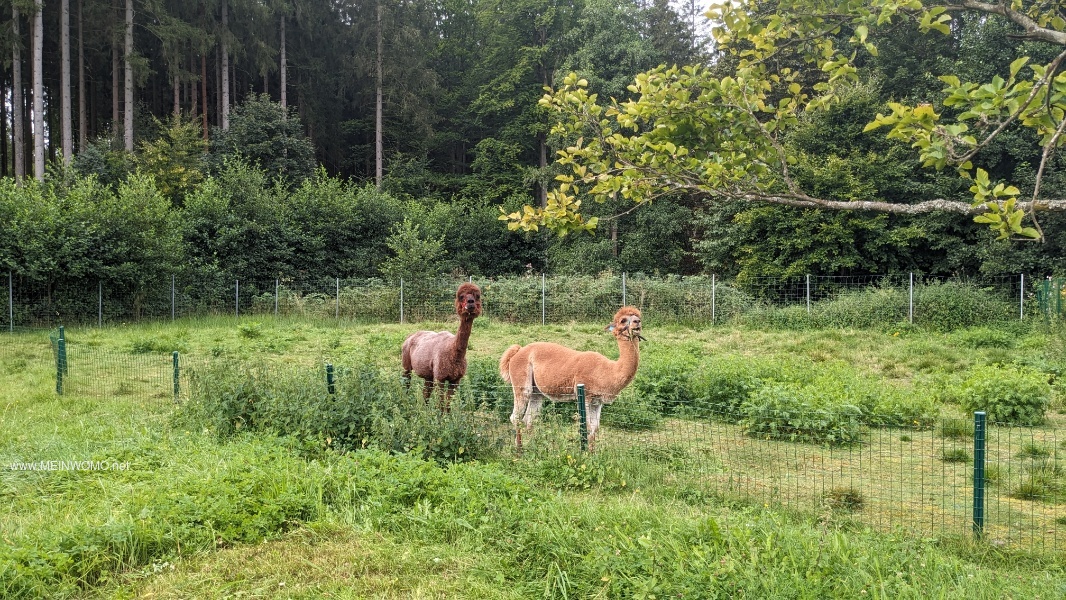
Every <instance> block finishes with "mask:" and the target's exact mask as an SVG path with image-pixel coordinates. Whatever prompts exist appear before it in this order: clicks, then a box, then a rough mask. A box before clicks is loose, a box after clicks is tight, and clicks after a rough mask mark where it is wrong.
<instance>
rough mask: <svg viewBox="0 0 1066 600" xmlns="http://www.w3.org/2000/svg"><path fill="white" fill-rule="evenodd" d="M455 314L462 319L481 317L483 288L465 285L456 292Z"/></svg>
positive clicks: (470, 284)
mask: <svg viewBox="0 0 1066 600" xmlns="http://www.w3.org/2000/svg"><path fill="white" fill-rule="evenodd" d="M455 313H456V314H458V315H459V316H460V317H468V318H471V319H472V318H474V317H480V316H481V288H479V287H478V286H476V285H474V284H473V283H469V282H467V283H464V284H463V285H461V286H459V289H458V290H457V291H456V292H455Z"/></svg>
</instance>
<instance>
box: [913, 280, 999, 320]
mask: <svg viewBox="0 0 1066 600" xmlns="http://www.w3.org/2000/svg"><path fill="white" fill-rule="evenodd" d="M1011 317H1015V318H1016V317H1017V310H1016V308H1015V305H1014V303H1013V302H1011V301H1009V300H1007V299H1006V298H1003V297H1001V296H998V295H996V294H995V293H994V292H992V291H990V290H987V289H982V288H979V287H977V286H975V285H973V284H969V283H963V282H957V281H946V282H942V283H940V282H937V283H927V284H923V285H920V286H915V289H914V322H915V324H917V325H919V326H921V327H925V328H928V329H932V330H934V331H952V330H955V329H961V328H963V327H973V326H976V325H982V324H986V323H993V322H997V321H1006V320H1007V319H1009V318H1011Z"/></svg>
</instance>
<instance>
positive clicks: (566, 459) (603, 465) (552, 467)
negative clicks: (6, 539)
mask: <svg viewBox="0 0 1066 600" xmlns="http://www.w3.org/2000/svg"><path fill="white" fill-rule="evenodd" d="M536 470H537V471H538V473H537V475H538V477H539V478H541V479H543V480H544V481H546V482H548V483H549V484H550V485H552V486H554V487H555V488H556V489H559V490H589V489H598V490H603V491H623V490H625V489H626V480H625V476H624V475H623V474H622V472H621V470H620V469H618V467H616V466H614V465H613V464H611V463H610V462H609V459H607V458H606V457H604V456H603V455H602V454H579V455H578V456H574V455H573V454H559V455H555V456H550V457H547V458H545V459H544V460H541V461H538V462H537V465H536Z"/></svg>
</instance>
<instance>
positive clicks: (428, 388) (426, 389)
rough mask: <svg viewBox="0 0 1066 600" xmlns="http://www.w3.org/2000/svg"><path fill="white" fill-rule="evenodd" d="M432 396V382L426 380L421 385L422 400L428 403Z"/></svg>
mask: <svg viewBox="0 0 1066 600" xmlns="http://www.w3.org/2000/svg"><path fill="white" fill-rule="evenodd" d="M432 395H433V380H432V379H426V380H424V381H423V384H422V399H423V400H425V401H426V402H429V397H430V396H432Z"/></svg>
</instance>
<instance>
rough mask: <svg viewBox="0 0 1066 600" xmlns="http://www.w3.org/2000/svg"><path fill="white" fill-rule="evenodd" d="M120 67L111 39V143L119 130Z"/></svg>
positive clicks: (116, 138) (116, 140)
mask: <svg viewBox="0 0 1066 600" xmlns="http://www.w3.org/2000/svg"><path fill="white" fill-rule="evenodd" d="M112 8H113V9H114V12H115V13H117V12H118V0H115V1H114V4H112ZM120 67H121V64H120V63H119V57H118V40H117V39H115V38H114V37H112V39H111V138H112V143H115V144H117V143H118V136H119V128H120V127H121V124H120V122H119V109H118V106H119V85H118V70H119V68H120Z"/></svg>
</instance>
